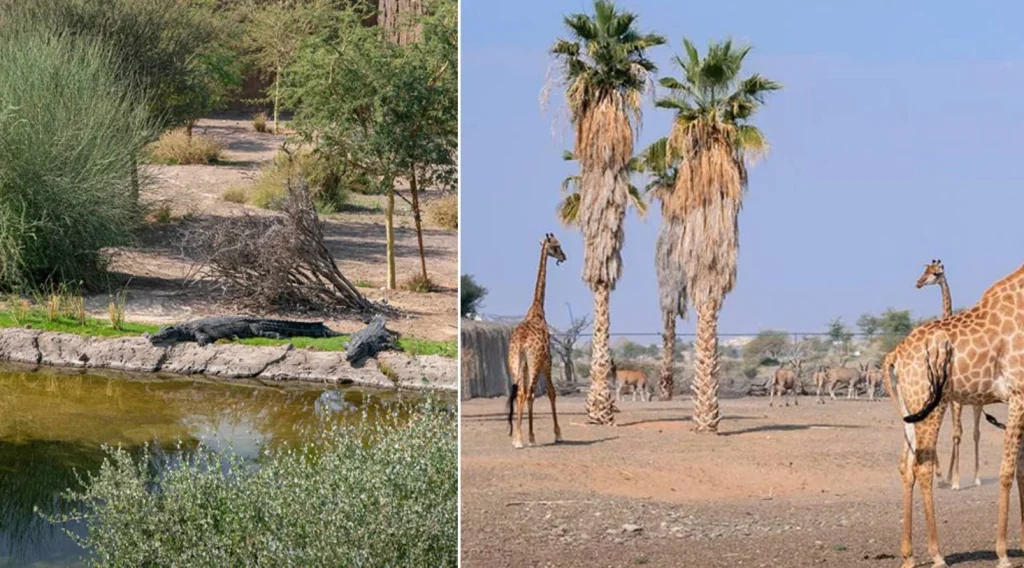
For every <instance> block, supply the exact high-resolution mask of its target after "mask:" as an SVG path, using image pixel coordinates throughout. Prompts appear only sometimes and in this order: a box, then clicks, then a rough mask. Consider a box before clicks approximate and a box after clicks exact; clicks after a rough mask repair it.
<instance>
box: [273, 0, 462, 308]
mask: <svg viewBox="0 0 1024 568" xmlns="http://www.w3.org/2000/svg"><path fill="white" fill-rule="evenodd" d="M454 6H455V5H454V2H453V1H452V0H437V1H435V2H432V3H431V4H430V5H429V6H428V13H427V15H426V16H424V18H423V20H422V25H423V36H424V37H423V39H422V40H421V41H418V42H415V43H412V44H409V45H406V46H398V45H395V44H394V43H392V42H390V41H388V40H387V39H386V38H385V37H384V33H383V32H382V31H381V30H378V29H374V28H367V27H365V26H363V25H362V22H363V19H364V18H365V17H366V14H365V13H364V12H362V11H360V10H357V9H356V8H354V7H350V8H347V9H345V10H341V11H338V12H337V13H336V14H335V15H334V16H333V18H334V19H335V21H337V29H336V30H334V31H333V32H332V33H330V34H323V35H320V36H318V37H316V38H314V39H312V40H309V41H308V42H306V43H305V44H304V46H303V48H302V49H301V50H300V52H299V53H298V55H297V56H296V60H295V63H294V64H293V65H292V66H291V67H289V68H288V72H289V77H290V79H289V80H288V81H287V84H286V85H285V91H284V96H285V97H286V100H287V101H289V102H290V103H292V104H294V105H295V106H297V107H298V111H297V112H296V115H295V119H294V125H295V129H296V131H297V132H298V133H299V134H300V135H301V136H302V137H303V138H304V140H305V141H306V142H308V143H310V144H312V145H314V146H315V148H316V151H317V152H319V154H320V156H321V157H322V159H328V160H332V161H334V160H337V161H340V162H344V163H346V164H347V165H349V166H350V167H352V168H353V169H355V170H358V171H361V172H364V173H366V174H367V175H368V176H370V177H372V178H373V179H376V180H377V181H378V183H379V186H378V187H379V190H380V193H382V194H385V195H387V210H386V212H385V225H386V228H385V230H386V234H387V287H388V288H389V289H394V288H395V287H396V281H395V276H396V275H395V261H394V207H395V196H396V190H395V185H396V182H397V180H398V179H399V177H400V176H403V175H404V176H407V178H408V179H409V180H410V184H411V188H412V201H410V205H412V207H413V211H414V218H415V220H416V225H417V235H418V236H419V240H420V263H421V268H422V270H423V276H424V280H425V281H426V260H425V257H424V254H423V247H422V236H421V232H420V219H419V202H418V195H419V194H418V188H419V186H422V185H427V184H437V185H451V184H453V183H454V180H455V178H456V173H457V172H456V163H455V160H456V151H455V149H456V147H457V140H458V112H457V108H458V77H457V64H456V63H457V61H456V58H457V50H456V49H455V46H456V39H457V38H456V35H455V30H456V27H455V26H456V23H457V22H456V20H455V8H454ZM299 102H301V105H299V104H298V103H299ZM400 197H401V196H400ZM403 199H405V198H404V197H403Z"/></svg>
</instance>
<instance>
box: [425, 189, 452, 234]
mask: <svg viewBox="0 0 1024 568" xmlns="http://www.w3.org/2000/svg"><path fill="white" fill-rule="evenodd" d="M425 209H426V213H427V221H428V222H429V223H430V224H432V225H434V226H435V227H439V228H441V229H447V230H449V231H457V230H458V229H459V196H458V195H445V196H444V197H439V198H437V199H435V200H433V201H431V202H429V203H427V205H426V207H425Z"/></svg>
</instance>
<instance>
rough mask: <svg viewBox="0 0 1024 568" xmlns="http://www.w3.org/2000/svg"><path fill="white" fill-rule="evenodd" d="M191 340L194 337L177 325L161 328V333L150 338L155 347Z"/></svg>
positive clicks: (158, 332)
mask: <svg viewBox="0 0 1024 568" xmlns="http://www.w3.org/2000/svg"><path fill="white" fill-rule="evenodd" d="M190 339H192V335H191V334H189V333H188V332H187V331H185V330H183V329H181V328H180V327H178V326H176V325H168V326H164V327H161V328H160V330H159V331H157V332H156V333H154V334H153V335H151V336H149V342H150V343H152V344H153V345H167V344H170V343H177V342H180V341H188V340H190Z"/></svg>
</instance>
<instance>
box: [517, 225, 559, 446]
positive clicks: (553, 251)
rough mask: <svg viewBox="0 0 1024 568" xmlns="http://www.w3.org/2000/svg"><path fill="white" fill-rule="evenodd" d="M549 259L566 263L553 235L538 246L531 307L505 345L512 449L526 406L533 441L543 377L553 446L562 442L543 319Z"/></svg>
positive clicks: (519, 438) (520, 432) (520, 438)
mask: <svg viewBox="0 0 1024 568" xmlns="http://www.w3.org/2000/svg"><path fill="white" fill-rule="evenodd" d="M548 257H550V258H553V259H555V264H562V263H563V262H565V253H564V252H562V245H561V244H559V243H558V239H556V238H555V236H554V235H552V234H551V233H548V234H546V235H544V239H543V240H542V241H541V242H540V268H538V269H537V284H536V286H535V287H534V290H533V303H532V304H530V309H529V311H527V312H526V317H524V318H523V321H521V322H519V325H517V326H516V327H515V329H513V330H512V336H511V338H510V339H509V345H508V371H509V375H510V376H511V377H512V388H511V389H510V391H509V396H508V433H509V435H510V436H512V446H513V447H515V448H521V447H523V406H524V405H528V406H529V412H530V445H531V446H532V445H533V444H534V443H535V442H536V440H535V439H534V436H533V399H534V391H535V389H536V388H537V381H538V380H539V379H540V375H541V374H543V375H544V378H545V380H547V385H546V386H547V391H548V399H550V400H551V419H552V420H553V421H554V423H555V443H558V442H561V441H562V431H561V429H559V427H558V415H557V414H556V413H555V385H554V384H552V381H551V336H550V334H549V332H548V322H547V319H546V318H545V317H544V287H545V284H546V281H547V266H548ZM516 402H518V403H519V416H518V419H517V420H516V423H515V428H513V426H512V413H513V411H514V410H515V404H516Z"/></svg>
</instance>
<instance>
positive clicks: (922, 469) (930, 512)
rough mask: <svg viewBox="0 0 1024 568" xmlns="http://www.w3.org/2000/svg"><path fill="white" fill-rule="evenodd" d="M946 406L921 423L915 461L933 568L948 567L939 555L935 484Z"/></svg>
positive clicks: (918, 429)
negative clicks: (938, 447)
mask: <svg viewBox="0 0 1024 568" xmlns="http://www.w3.org/2000/svg"><path fill="white" fill-rule="evenodd" d="M944 406H945V405H944V404H943V405H940V406H939V408H937V409H935V411H934V412H932V414H931V415H930V416H929V417H928V418H926V419H925V420H924V421H923V422H921V423H920V424H919V425H918V426H917V428H916V437H917V439H918V444H919V446H918V449H917V452H916V454H917V455H916V456H915V459H914V477H915V478H917V479H920V480H921V500H922V501H923V502H924V522H925V527H926V530H927V535H928V555H929V556H931V557H932V568H940V567H944V566H946V561H945V559H943V558H942V555H941V554H939V534H938V525H937V524H936V522H935V496H934V492H933V489H934V485H933V484H934V483H935V474H934V473H933V472H934V470H935V469H938V468H937V467H936V466H937V465H938V463H939V462H938V459H937V456H936V454H935V445H936V443H937V442H938V439H939V426H941V425H942V418H943V414H945V408H944Z"/></svg>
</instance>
